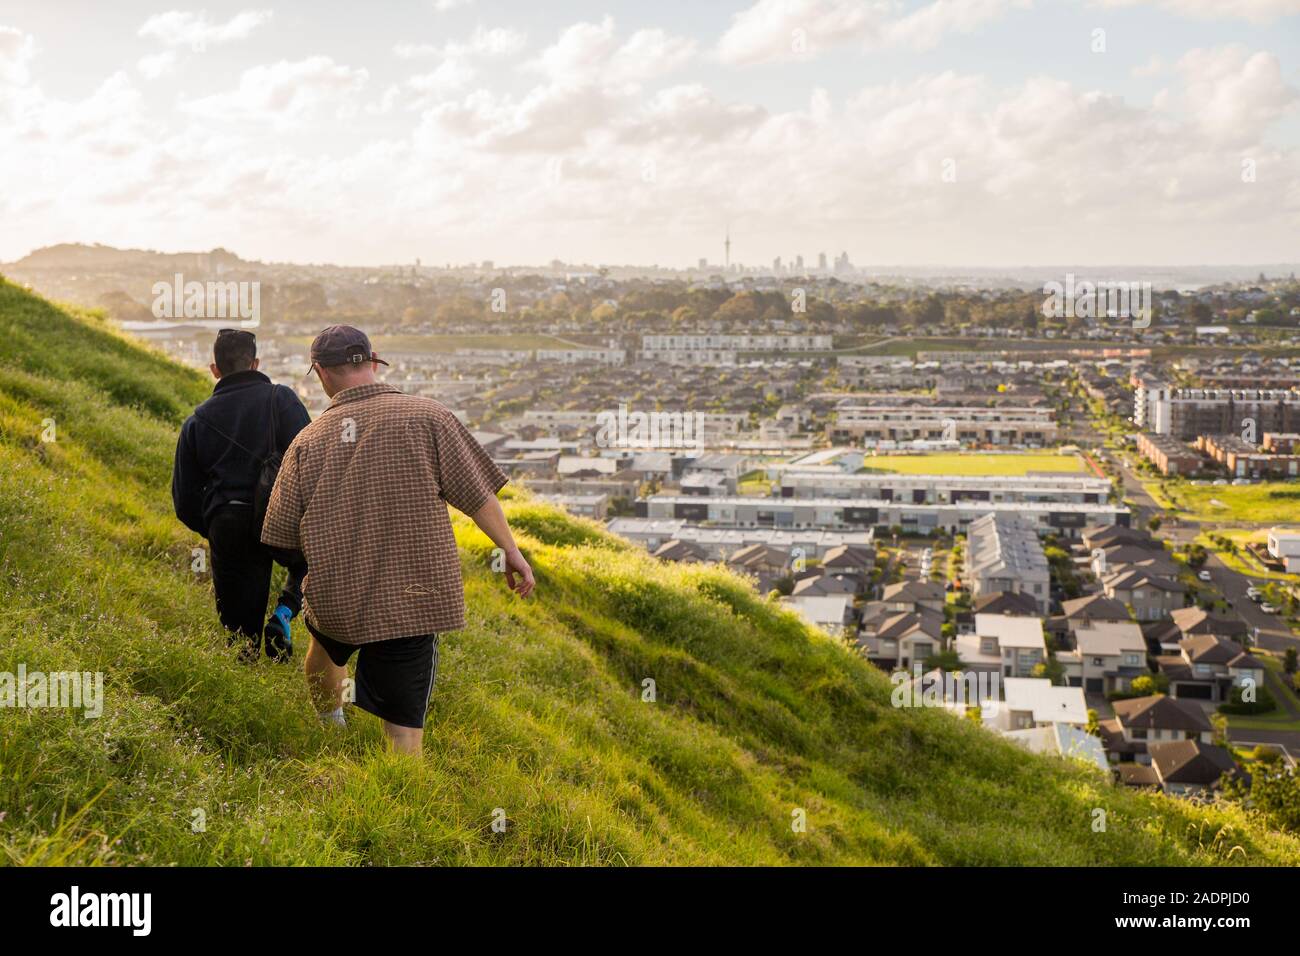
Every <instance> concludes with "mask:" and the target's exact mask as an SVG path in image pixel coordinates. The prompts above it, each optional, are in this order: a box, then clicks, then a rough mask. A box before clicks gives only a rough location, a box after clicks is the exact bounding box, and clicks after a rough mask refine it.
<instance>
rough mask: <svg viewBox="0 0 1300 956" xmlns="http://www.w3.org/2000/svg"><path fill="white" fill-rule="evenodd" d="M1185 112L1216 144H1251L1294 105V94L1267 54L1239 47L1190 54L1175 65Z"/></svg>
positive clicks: (1273, 59) (1272, 57)
mask: <svg viewBox="0 0 1300 956" xmlns="http://www.w3.org/2000/svg"><path fill="white" fill-rule="evenodd" d="M1177 68H1178V70H1179V71H1180V72H1181V73H1182V74H1183V76H1184V79H1185V101H1186V104H1187V110H1188V113H1189V114H1190V115H1192V116H1194V117H1195V121H1196V122H1197V124H1198V125H1199V126H1200V128H1201V129H1202V130H1203V131H1204V134H1205V136H1206V137H1207V138H1210V139H1212V140H1213V141H1215V142H1223V143H1235V144H1238V145H1242V146H1250V145H1254V144H1256V143H1258V142H1259V141H1260V140H1261V139H1262V138H1263V136H1264V133H1265V131H1266V130H1267V129H1268V127H1269V126H1270V125H1272V124H1273V123H1274V122H1275V121H1276V120H1278V119H1279V118H1281V116H1282V115H1283V114H1284V113H1286V112H1288V111H1289V110H1291V109H1293V108H1294V107H1295V105H1296V102H1297V99H1298V98H1300V97H1298V95H1297V92H1296V90H1295V89H1294V88H1293V87H1291V86H1288V85H1287V82H1286V80H1285V79H1283V77H1282V67H1281V64H1279V63H1278V60H1277V57H1275V56H1274V55H1273V54H1271V53H1262V52H1260V53H1251V52H1250V51H1249V50H1247V49H1246V48H1245V47H1242V46H1239V45H1233V46H1227V47H1219V48H1217V49H1212V50H1202V49H1197V50H1191V51H1189V52H1188V53H1186V54H1184V55H1183V57H1182V58H1181V59H1180V60H1179V61H1178V65H1177Z"/></svg>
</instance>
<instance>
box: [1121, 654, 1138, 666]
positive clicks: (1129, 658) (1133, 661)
mask: <svg viewBox="0 0 1300 956" xmlns="http://www.w3.org/2000/svg"><path fill="white" fill-rule="evenodd" d="M1124 663H1125V664H1126V665H1128V666H1129V667H1138V666H1139V665H1140V664H1141V663H1142V658H1141V656H1140V655H1138V654H1125V655H1124Z"/></svg>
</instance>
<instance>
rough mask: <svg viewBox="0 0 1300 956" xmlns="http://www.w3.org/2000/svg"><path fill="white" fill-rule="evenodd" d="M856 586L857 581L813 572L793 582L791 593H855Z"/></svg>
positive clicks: (800, 595)
mask: <svg viewBox="0 0 1300 956" xmlns="http://www.w3.org/2000/svg"><path fill="white" fill-rule="evenodd" d="M857 588H858V585H857V582H855V581H853V580H851V579H849V578H840V577H834V576H832V575H829V574H817V573H813V574H810V575H808V576H807V577H803V578H800V579H799V580H798V581H796V582H795V583H794V590H793V591H792V592H791V593H792V594H793V595H794V596H795V597H802V596H804V595H815V594H822V595H825V594H848V595H853V594H856V593H857Z"/></svg>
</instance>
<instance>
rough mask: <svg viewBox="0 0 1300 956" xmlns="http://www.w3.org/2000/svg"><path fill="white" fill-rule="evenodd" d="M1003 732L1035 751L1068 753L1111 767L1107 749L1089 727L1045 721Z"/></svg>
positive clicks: (1101, 765) (1071, 756)
mask: <svg viewBox="0 0 1300 956" xmlns="http://www.w3.org/2000/svg"><path fill="white" fill-rule="evenodd" d="M1002 736H1004V737H1006V738H1007V739H1008V740H1014V741H1015V742H1016V743H1018V744H1020V745H1021V746H1022V747H1026V748H1028V749H1029V750H1031V751H1033V752H1034V753H1041V754H1049V755H1056V756H1058V757H1069V758H1071V759H1073V760H1082V761H1085V762H1086V763H1089V764H1092V765H1093V766H1094V767H1097V768H1098V769H1100V770H1109V769H1110V763H1109V761H1107V759H1106V751H1105V749H1104V748H1103V747H1102V745H1101V741H1100V740H1098V739H1097V738H1096V737H1094V736H1093V735H1092V734H1090V733H1088V732H1087V731H1084V730H1080V729H1079V728H1078V727H1074V726H1071V725H1070V724H1064V723H1055V724H1045V725H1043V726H1041V727H1029V728H1027V729H1025V730H1006V731H1003V732H1002Z"/></svg>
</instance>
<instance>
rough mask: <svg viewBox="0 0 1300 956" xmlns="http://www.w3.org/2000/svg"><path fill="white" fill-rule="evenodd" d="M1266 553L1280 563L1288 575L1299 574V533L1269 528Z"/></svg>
mask: <svg viewBox="0 0 1300 956" xmlns="http://www.w3.org/2000/svg"><path fill="white" fill-rule="evenodd" d="M1268 553H1269V554H1270V555H1272V557H1273V558H1275V559H1276V560H1278V561H1280V562H1281V563H1282V567H1283V568H1284V569H1285V570H1286V571H1287V573H1288V574H1295V573H1296V572H1300V531H1295V530H1290V529H1285V528H1270V529H1269V531H1268Z"/></svg>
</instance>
